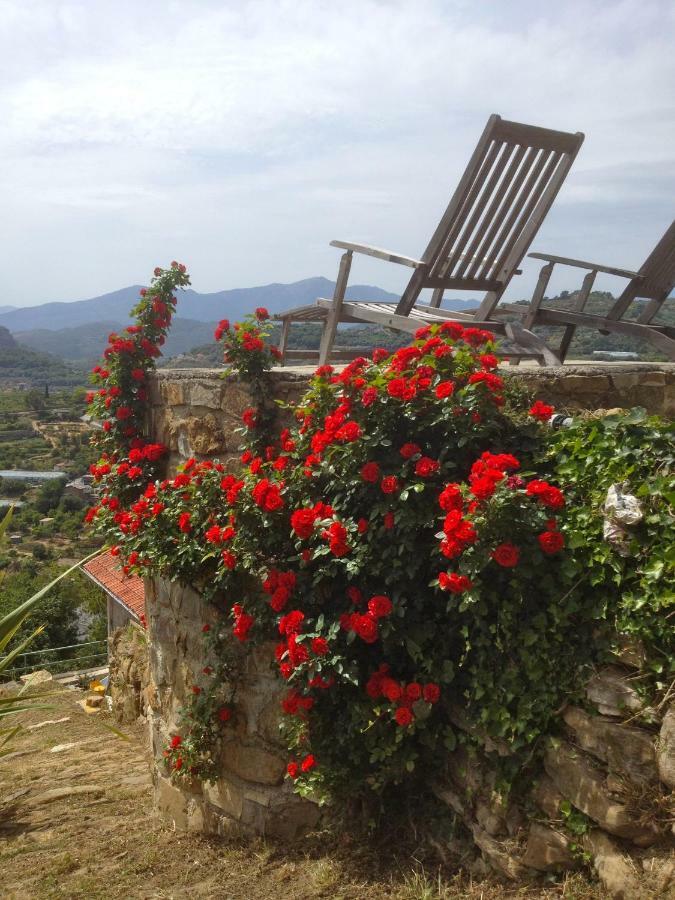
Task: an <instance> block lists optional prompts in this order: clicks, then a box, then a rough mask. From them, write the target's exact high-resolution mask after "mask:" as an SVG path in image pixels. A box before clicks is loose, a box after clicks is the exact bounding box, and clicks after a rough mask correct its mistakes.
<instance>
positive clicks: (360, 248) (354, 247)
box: [330, 241, 422, 269]
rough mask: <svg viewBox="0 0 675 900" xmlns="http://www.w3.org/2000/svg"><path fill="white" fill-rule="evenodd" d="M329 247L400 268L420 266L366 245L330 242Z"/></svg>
mask: <svg viewBox="0 0 675 900" xmlns="http://www.w3.org/2000/svg"><path fill="white" fill-rule="evenodd" d="M330 245H331V247H339V248H340V249H341V250H350V251H351V252H352V253H363V254H364V255H365V256H374V257H375V258H376V259H384V260H385V261H386V262H393V263H398V264H399V265H401V266H410V268H411V269H416V268H417V267H418V266H421V265H422V261H421V260H419V259H412V258H411V257H410V256H401V254H400V253H392V252H391V251H390V250H381V249H380V248H379V247H370V246H369V245H368V244H352V243H351V242H350V241H331V242H330Z"/></svg>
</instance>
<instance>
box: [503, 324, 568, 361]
mask: <svg viewBox="0 0 675 900" xmlns="http://www.w3.org/2000/svg"><path fill="white" fill-rule="evenodd" d="M504 328H505V330H506V334H507V336H508V337H509V338H511V340H512V341H513V342H514V344H520V346H521V347H525V348H526V349H527V350H534V351H535V352H536V353H539V354H540V355H541V356H542V357H543V360H544V362H543V363H541V362H540V363H539V364H540V365H545V366H561V365H562V360H561V359H560V358H559V357H558V356H557V354H556V353H554V352H553V350H551V348H550V347H549V346H548V344H546V343H545V341H544V340H542V338H540V337H539V335H538V334H535V333H534V332H533V331H529V330H528V329H526V328H523V326H522V325H521V323H520V322H506V324H505V325H504Z"/></svg>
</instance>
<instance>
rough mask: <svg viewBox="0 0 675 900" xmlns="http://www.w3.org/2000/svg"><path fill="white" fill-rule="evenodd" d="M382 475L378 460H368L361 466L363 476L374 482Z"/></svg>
mask: <svg viewBox="0 0 675 900" xmlns="http://www.w3.org/2000/svg"><path fill="white" fill-rule="evenodd" d="M379 477H380V467H379V466H378V464H377V463H376V462H367V463H366V464H365V465H364V466H362V467H361V478H362V479H363V481H368V482H370V483H371V484H374V483H375V482H376V481H377V480H378V478H379Z"/></svg>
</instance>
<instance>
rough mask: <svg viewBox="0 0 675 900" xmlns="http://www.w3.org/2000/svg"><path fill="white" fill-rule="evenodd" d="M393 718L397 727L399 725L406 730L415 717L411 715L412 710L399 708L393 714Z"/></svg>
mask: <svg viewBox="0 0 675 900" xmlns="http://www.w3.org/2000/svg"><path fill="white" fill-rule="evenodd" d="M394 718H395V719H396V724H397V725H400V726H401V728H406V727H407V726H408V725H410V723H411V722H412V721H413V719H414V718H415V717H414V716H413V714H412V710H410V709H408V707H407V706H399V708H398V709H397V710H396V713H395V714H394Z"/></svg>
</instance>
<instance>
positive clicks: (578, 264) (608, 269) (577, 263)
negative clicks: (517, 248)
mask: <svg viewBox="0 0 675 900" xmlns="http://www.w3.org/2000/svg"><path fill="white" fill-rule="evenodd" d="M527 255H528V257H531V258H532V259H543V260H544V261H545V262H552V263H559V264H560V265H561V266H574V267H575V268H576V269H589V270H591V271H593V272H604V273H605V274H606V275H619V276H620V277H621V278H640V277H641V276H640V275H639V274H638V273H637V272H631V271H629V270H628V269H615V268H614V267H613V266H601V265H596V264H595V263H591V262H585V261H584V260H583V259H568V258H567V257H566V256H552V255H551V254H550V253H528V254H527Z"/></svg>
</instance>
